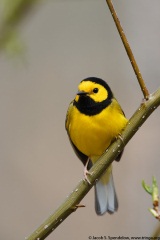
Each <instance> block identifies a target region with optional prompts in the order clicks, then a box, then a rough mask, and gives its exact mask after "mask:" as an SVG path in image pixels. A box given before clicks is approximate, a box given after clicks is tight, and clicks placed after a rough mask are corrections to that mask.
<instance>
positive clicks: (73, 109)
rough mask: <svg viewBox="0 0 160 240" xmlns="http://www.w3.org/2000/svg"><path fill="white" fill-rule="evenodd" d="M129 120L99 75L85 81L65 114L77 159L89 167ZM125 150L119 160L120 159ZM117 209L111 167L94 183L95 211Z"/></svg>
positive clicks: (86, 171)
mask: <svg viewBox="0 0 160 240" xmlns="http://www.w3.org/2000/svg"><path fill="white" fill-rule="evenodd" d="M127 122H128V120H127V119H126V117H125V115H124V113H123V111H122V109H121V107H120V105H119V103H118V101H117V100H116V99H115V98H114V96H113V93H112V91H111V89H110V87H109V86H108V84H107V83H106V82H105V81H104V80H102V79H100V78H96V77H90V78H86V79H84V80H82V81H81V82H80V84H79V86H78V92H77V94H76V97H75V99H74V100H73V101H72V102H71V103H70V105H69V108H68V111H67V116H66V125H65V126H66V130H67V133H68V136H69V139H70V142H71V144H72V146H73V149H74V151H75V153H76V155H77V156H78V158H79V159H80V160H81V161H82V163H83V164H84V165H85V168H84V176H85V180H87V181H88V182H89V180H88V178H87V175H88V174H89V172H88V170H89V169H90V168H91V166H92V165H93V164H94V163H95V162H96V161H97V159H98V158H99V157H100V156H101V155H102V154H103V152H104V151H105V150H106V149H107V148H108V147H109V145H110V144H111V143H112V142H113V141H114V140H115V139H116V138H117V137H118V136H119V135H120V134H121V131H122V130H123V129H124V127H125V126H126V124H127ZM121 155H122V153H120V154H119V156H118V157H117V159H115V160H116V161H119V160H120V158H121ZM117 209H118V200H117V196H116V192H115V187H114V182H113V176H112V167H110V168H108V169H107V170H106V172H105V173H104V175H103V176H102V177H101V178H100V179H99V181H98V182H97V183H96V185H95V210H96V213H97V214H98V215H103V214H104V213H105V212H109V213H114V212H115V211H117Z"/></svg>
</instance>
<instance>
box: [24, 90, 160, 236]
mask: <svg viewBox="0 0 160 240" xmlns="http://www.w3.org/2000/svg"><path fill="white" fill-rule="evenodd" d="M159 105H160V89H158V90H157V91H156V92H155V93H154V94H152V95H151V96H150V98H149V100H148V101H145V102H143V103H142V104H141V105H140V107H139V108H138V110H137V111H136V112H135V114H134V115H133V116H132V117H131V119H130V120H129V122H128V124H127V126H126V128H125V130H124V131H123V132H122V134H121V138H123V141H122V140H121V139H119V138H118V139H117V140H116V141H115V142H114V143H113V144H112V145H111V146H110V147H109V148H108V150H107V151H106V152H105V153H104V154H103V155H102V156H101V157H100V158H99V160H98V161H97V162H96V163H95V164H94V165H93V167H92V168H91V170H90V172H91V173H92V175H91V176H89V180H90V182H91V184H88V183H87V182H86V181H84V180H81V181H80V183H79V184H78V185H77V187H76V188H75V189H74V190H73V191H72V193H71V194H70V195H69V197H68V198H67V199H66V200H65V202H64V203H63V204H62V205H61V206H60V207H59V208H58V209H57V210H56V211H55V213H54V214H53V215H51V216H50V217H49V218H48V219H47V220H46V221H45V222H44V223H43V224H42V225H41V226H40V227H39V228H38V229H37V230H36V231H35V232H33V234H31V236H29V237H28V238H26V239H27V240H37V239H39V240H43V239H45V238H46V237H47V236H48V235H49V234H50V233H51V232H52V231H54V230H55V228H57V227H58V225H60V224H61V223H62V222H63V221H64V220H65V219H66V218H67V217H68V216H69V215H70V214H71V213H72V212H74V211H75V210H76V209H79V208H77V205H78V204H79V203H80V201H81V200H82V199H83V198H84V196H85V195H86V194H87V193H88V192H89V190H90V189H91V188H92V187H93V185H94V184H95V182H96V181H97V179H99V178H100V177H101V175H102V174H103V173H104V171H106V169H107V168H108V167H109V166H110V164H111V163H112V162H113V161H114V159H115V158H116V156H118V154H119V153H120V152H121V151H122V150H123V148H124V146H125V145H126V144H127V143H128V142H129V140H130V139H131V138H132V137H133V135H134V134H135V133H136V132H137V131H138V129H139V127H140V126H141V125H142V124H143V123H144V122H145V121H146V119H147V118H148V117H149V116H150V115H151V113H152V112H153V111H154V110H155V109H156V108H157V107H158V106H159Z"/></svg>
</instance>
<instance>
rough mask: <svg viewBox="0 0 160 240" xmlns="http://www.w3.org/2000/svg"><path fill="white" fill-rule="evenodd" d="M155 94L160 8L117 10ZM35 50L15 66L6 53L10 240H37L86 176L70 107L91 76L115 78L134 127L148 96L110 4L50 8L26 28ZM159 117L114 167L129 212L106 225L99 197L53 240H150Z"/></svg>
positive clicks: (1, 189)
mask: <svg viewBox="0 0 160 240" xmlns="http://www.w3.org/2000/svg"><path fill="white" fill-rule="evenodd" d="M114 5H115V7H116V11H117V13H118V15H119V18H120V21H121V23H122V25H123V28H124V31H125V33H126V35H127V37H128V40H129V42H130V45H131V47H132V50H133V53H134V55H135V58H136V60H137V62H138V64H139V67H140V69H141V72H142V75H143V77H144V79H145V81H146V85H147V87H148V89H149V91H150V92H153V91H155V90H156V89H157V88H158V87H159V85H160V67H159V63H160V11H159V9H160V1H159V0H154V1H149V0H141V1H139V0H134V1H131V0H130V1H129V0H121V1H116V0H115V1H114ZM18 30H19V33H20V36H21V38H22V39H23V41H24V43H25V45H26V50H25V53H24V54H22V55H20V56H18V58H17V59H16V60H15V59H11V58H10V57H8V55H6V53H5V52H4V51H1V52H0V75H1V80H0V113H1V114H0V122H1V124H0V226H1V227H0V239H2V240H9V239H12V240H20V239H24V238H25V237H26V236H28V235H30V234H31V233H32V232H33V231H34V230H35V229H36V228H37V227H38V226H39V225H40V224H41V223H42V222H43V221H44V220H45V219H46V218H47V217H48V216H49V215H50V214H51V213H53V212H54V210H55V209H56V208H57V207H58V206H59V205H60V204H61V203H62V202H63V201H64V200H65V198H66V197H67V195H68V194H69V193H70V192H71V191H72V190H73V189H74V187H75V186H76V185H77V183H78V182H79V180H80V179H81V178H82V177H83V166H82V164H81V162H80V161H79V160H78V159H77V157H76V156H75V154H74V152H73V150H72V148H71V146H70V143H69V141H68V137H67V134H66V131H65V128H64V122H65V115H66V111H67V107H68V105H69V102H70V101H71V100H72V99H73V98H74V96H75V93H76V91H77V85H78V83H79V82H80V81H81V80H82V79H83V78H86V77H89V76H97V77H100V78H103V79H105V80H106V81H107V82H108V83H109V85H110V86H111V88H112V90H113V92H114V94H115V96H116V98H117V99H118V100H119V102H120V103H121V106H122V108H123V110H124V112H125V113H126V116H127V117H128V118H130V117H131V115H132V114H133V113H134V111H135V110H136V109H137V108H138V106H139V105H140V103H141V101H142V98H143V95H142V93H141V91H140V87H139V85H138V83H137V80H136V77H135V75H134V72H133V69H132V67H131V64H130V62H129V60H128V57H127V54H126V52H125V50H124V47H123V45H122V42H121V39H120V37H119V35H118V32H117V30H116V27H115V24H114V22H113V19H112V17H111V14H110V12H109V10H108V7H107V5H106V2H105V0H103V1H102V0H101V1H100V0H99V1H96V0H85V1H78V0H74V1H72V0H64V1H62V0H58V1H56V0H54V1H51V0H50V1H49V0H48V1H42V2H40V4H38V5H37V7H34V9H33V11H31V12H28V15H27V16H26V18H25V20H24V21H23V22H22V23H21V24H20V25H19V28H18ZM159 133H160V112H159V109H157V110H156V111H155V112H154V113H153V114H152V115H151V117H150V118H149V119H148V120H147V122H146V123H145V124H144V125H143V126H142V127H141V129H140V130H139V131H138V133H137V134H136V135H135V137H134V138H133V139H132V140H131V141H130V142H129V144H128V145H127V146H126V149H125V152H124V155H123V159H122V160H121V162H120V163H114V170H113V174H114V180H115V184H116V190H117V194H118V198H119V210H118V212H117V213H115V214H114V215H108V214H106V215H104V216H102V217H98V216H97V215H96V214H95V211H94V191H93V189H92V190H91V191H90V192H89V193H88V195H87V196H86V197H85V198H84V199H83V201H82V204H85V205H86V207H85V208H82V209H79V210H77V211H76V212H75V213H73V214H72V215H71V216H69V217H68V218H67V219H66V220H65V221H64V222H63V223H62V224H61V225H60V226H59V227H58V228H57V229H56V230H55V231H54V232H53V233H52V234H51V235H50V236H49V237H48V238H47V239H48V240H51V239H57V240H61V239H77V240H86V239H88V238H89V236H95V237H100V236H106V237H108V236H111V237H116V236H124V237H141V236H144V237H145V236H146V237H149V236H150V235H151V234H152V232H153V231H154V229H155V227H156V226H157V221H156V220H155V219H154V218H153V217H152V216H151V214H150V213H149V211H148V208H149V207H152V202H151V198H150V196H149V195H147V194H146V192H145V191H144V190H143V189H142V186H141V182H142V179H145V181H146V182H147V183H148V184H150V183H151V180H152V176H153V175H154V176H156V178H157V181H158V183H159V185H160V176H159V161H160V150H159Z"/></svg>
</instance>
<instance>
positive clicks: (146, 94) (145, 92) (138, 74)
mask: <svg viewBox="0 0 160 240" xmlns="http://www.w3.org/2000/svg"><path fill="white" fill-rule="evenodd" d="M106 2H107V4H108V7H109V9H110V12H111V14H112V17H113V19H114V22H115V24H116V27H117V30H118V32H119V35H120V37H121V39H122V42H123V45H124V47H125V49H126V52H127V55H128V57H129V59H130V62H131V64H132V67H133V70H134V72H135V74H136V77H137V79H138V82H139V85H140V87H141V90H142V92H143V95H144V98H145V99H146V100H147V99H148V98H149V92H148V89H147V87H146V85H145V82H144V80H143V77H142V74H141V72H140V70H139V67H138V65H137V63H136V60H135V58H134V55H133V53H132V50H131V48H130V45H129V42H128V40H127V38H126V36H125V33H124V31H123V28H122V26H121V24H120V21H119V19H118V16H117V13H116V11H115V9H114V6H113V4H112V1H111V0H106Z"/></svg>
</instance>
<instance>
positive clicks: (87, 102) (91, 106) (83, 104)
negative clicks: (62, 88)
mask: <svg viewBox="0 0 160 240" xmlns="http://www.w3.org/2000/svg"><path fill="white" fill-rule="evenodd" d="M111 102H112V100H111V99H105V100H104V101H102V102H95V101H94V100H93V99H92V98H90V97H88V96H80V97H79V100H78V102H76V101H75V100H74V102H73V105H75V106H76V108H77V109H78V110H79V111H80V112H81V113H83V114H85V115H88V116H93V115H96V114H98V113H100V112H101V111H102V110H103V109H105V108H106V107H107V106H108V105H110V104H111Z"/></svg>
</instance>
